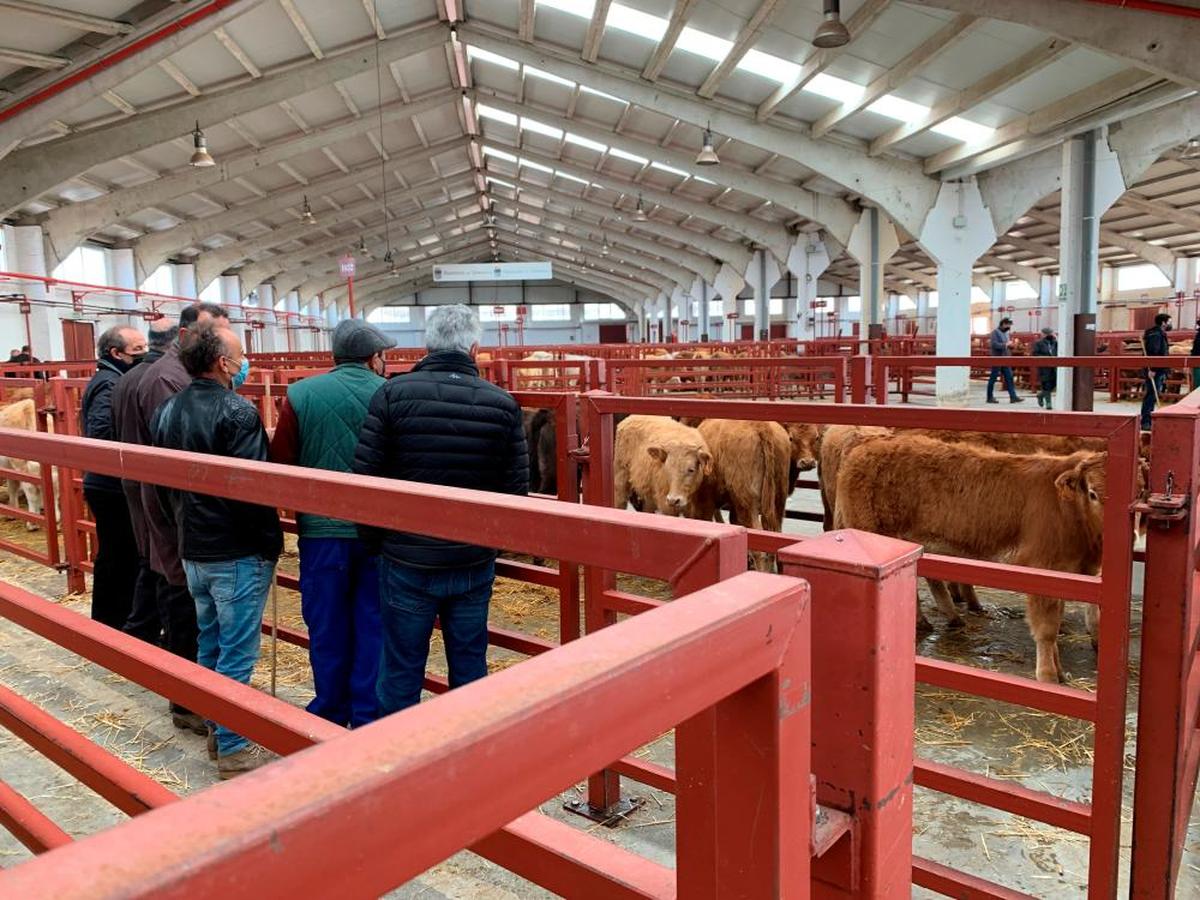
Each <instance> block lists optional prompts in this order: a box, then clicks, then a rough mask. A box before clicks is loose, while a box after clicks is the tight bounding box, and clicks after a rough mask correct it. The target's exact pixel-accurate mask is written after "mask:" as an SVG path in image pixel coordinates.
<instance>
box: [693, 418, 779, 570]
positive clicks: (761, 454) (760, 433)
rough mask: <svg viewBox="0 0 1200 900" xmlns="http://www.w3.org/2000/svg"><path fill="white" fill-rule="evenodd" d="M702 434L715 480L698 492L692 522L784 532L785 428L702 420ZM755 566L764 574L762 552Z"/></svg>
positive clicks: (756, 559)
mask: <svg viewBox="0 0 1200 900" xmlns="http://www.w3.org/2000/svg"><path fill="white" fill-rule="evenodd" d="M698 430H699V432H700V435H701V436H702V437H703V438H704V442H705V443H706V444H707V445H708V449H709V451H710V452H711V453H712V456H713V469H714V471H713V478H712V479H711V480H710V481H708V482H706V484H705V485H704V486H703V487H702V488H701V489H700V490H699V491H697V492H696V494H695V496H694V498H693V501H692V506H693V512H691V513H690V515H691V516H692V518H696V519H708V520H715V521H718V522H720V521H723V519H722V518H721V513H720V510H721V509H723V508H728V509H729V510H730V519H729V520H730V521H731V522H732V523H734V524H735V525H742V526H744V527H746V528H758V529H763V530H766V531H782V530H783V510H784V504H786V502H787V498H788V494H789V490H788V483H787V476H788V463H789V460H790V458H791V445H790V444H789V442H788V436H787V432H786V431H784V429H783V426H781V425H779V424H777V423H775V422H744V421H739V420H736V419H706V420H705V421H703V422H702V423H700V427H699V429H698ZM754 566H755V568H757V569H760V570H762V571H767V569H768V568H769V563H768V560H767V555H766V554H765V553H755V554H754Z"/></svg>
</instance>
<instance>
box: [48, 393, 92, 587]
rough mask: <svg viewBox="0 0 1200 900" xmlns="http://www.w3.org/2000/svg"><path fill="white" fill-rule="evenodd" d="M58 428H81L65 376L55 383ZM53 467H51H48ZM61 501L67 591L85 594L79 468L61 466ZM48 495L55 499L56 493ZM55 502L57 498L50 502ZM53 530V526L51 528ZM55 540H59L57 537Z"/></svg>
mask: <svg viewBox="0 0 1200 900" xmlns="http://www.w3.org/2000/svg"><path fill="white" fill-rule="evenodd" d="M52 384H53V390H54V409H55V430H56V433H59V434H76V433H78V430H79V429H78V428H77V426H76V423H75V417H74V415H73V414H74V404H72V403H71V399H70V395H69V394H68V392H67V384H66V382H65V381H64V380H62V379H55V380H54V381H53V382H52ZM47 468H49V467H47ZM58 484H59V491H58V496H59V504H60V507H61V512H62V523H61V524H62V536H63V550H64V552H65V553H66V557H67V559H66V563H67V590H68V591H70V592H71V593H73V594H81V593H83V591H84V590H86V582H85V580H84V574H83V560H84V556H85V555H86V552H85V549H84V546H83V535H82V534H81V533H80V531H79V519H80V516H81V514H82V510H81V509H80V498H79V495H78V494H77V493H76V492H75V470H74V469H67V468H65V467H61V466H60V467H59V470H58ZM47 497H50V498H52V497H53V494H48V495H47ZM48 502H49V503H50V504H51V505H53V502H54V501H53V499H51V500H49V501H48ZM47 531H49V529H47ZM51 538H52V539H54V540H56V538H54V536H51Z"/></svg>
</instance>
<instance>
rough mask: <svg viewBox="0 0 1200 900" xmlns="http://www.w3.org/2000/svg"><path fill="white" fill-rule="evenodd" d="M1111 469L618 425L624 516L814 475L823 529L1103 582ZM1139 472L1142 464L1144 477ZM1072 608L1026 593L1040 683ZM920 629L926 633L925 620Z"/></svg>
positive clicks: (763, 560)
mask: <svg viewBox="0 0 1200 900" xmlns="http://www.w3.org/2000/svg"><path fill="white" fill-rule="evenodd" d="M18 396H19V395H18ZM10 399H11V398H10ZM525 419H526V433H527V437H528V440H529V447H530V486H531V490H533V491H534V492H536V493H543V494H550V495H554V494H556V493H557V466H558V448H557V446H556V441H557V437H556V429H555V427H554V419H553V414H552V412H551V411H550V410H548V409H542V410H528V411H527V412H526V416H525ZM0 427H5V428H18V429H23V430H29V431H33V430H36V429H37V417H36V410H35V407H34V401H33V400H32V399H31V398H22V399H19V400H16V402H10V403H8V404H7V405H5V406H3V407H0ZM1106 460H1107V454H1106V452H1105V450H1104V442H1103V441H1102V440H1099V439H1087V438H1072V437H1061V436H1049V435H1026V434H1022V435H1015V434H1001V433H987V432H958V431H930V430H915V429H907V430H899V429H888V428H879V427H870V426H841V425H835V426H828V427H818V426H816V425H810V424H799V423H786V424H780V423H776V422H749V421H740V420H732V419H683V420H681V421H677V420H675V419H671V418H666V417H658V416H623V417H618V423H617V426H616V440H615V450H614V458H613V469H614V485H613V494H614V503H615V505H616V506H617V507H618V508H622V509H624V508H626V507H629V506H632V507H633V508H634V509H635V510H638V511H641V512H647V513H660V514H663V515H672V516H687V517H690V518H696V519H702V520H705V521H724V517H723V511H728V513H729V521H730V522H732V523H734V524H739V525H744V526H746V527H748V528H754V529H762V530H766V531H776V532H781V531H782V530H783V522H784V518H785V507H786V504H787V501H788V499H789V497H790V496H791V494H792V492H793V490H794V489H795V487H796V483H797V478H798V475H799V473H800V472H802V471H807V470H810V469H813V468H817V471H818V481H819V487H820V494H821V500H822V505H823V507H824V527H825V528H826V529H827V530H828V529H834V528H856V529H861V530H863V531H870V532H874V533H877V534H883V535H888V536H892V537H897V538H902V539H905V540H910V541H913V542H915V543H919V544H922V545H924V547H925V548H926V550H927V551H929V552H931V553H941V554H947V555H951V556H959V557H965V558H970V559H978V560H990V561H994V562H1002V563H1010V564H1013V565H1019V566H1028V567H1032V568H1039V569H1049V570H1056V571H1062V572H1072V573H1078V574H1084V575H1095V574H1097V573H1098V572H1099V569H1100V561H1101V549H1102V547H1101V537H1102V534H1103V525H1104V504H1105V499H1106V496H1107V491H1106V483H1105V463H1106ZM0 469H8V470H11V471H13V472H16V473H20V474H22V475H24V476H26V477H29V478H31V479H40V477H41V467H40V466H39V464H38V463H36V462H30V461H24V460H17V459H11V458H5V457H0ZM1143 473H1144V464H1143V467H1142V468H1141V469H1140V470H1139V477H1144V476H1143ZM6 480H7V481H8V496H9V504H10V505H11V506H16V505H17V498H18V496H24V498H25V502H26V505H27V506H28V508H29V511H30V512H31V513H34V514H40V513H41V511H42V503H43V498H42V488H41V485H40V482H37V481H23V480H22V481H17V480H14V479H6ZM1139 487H1140V485H1139ZM26 524H27V527H28V528H30V529H31V530H33V529H36V527H37V526H36V525H35V524H34V523H33V522H27V523H26ZM753 564H754V565H755V567H756V568H759V569H766V568H768V567H769V565H770V560H769V558H768V557H767V555H766V554H764V553H755V554H753ZM929 588H930V593H931V594H932V596H933V598H934V600H935V602H936V604H937V607H938V609H939V610H941V612H942V613H943V615H944V616H945V617H946V620H947V626H948V627H950V628H957V627H961V626H962V625H963V624H964V623H963V619H962V616H961V615H960V613H959V611H958V607H957V605H956V602H955V601H956V600H960V601H962V602H964V603H965V604H966V605H967V608H968V609H970V610H972V611H975V612H981V611H982V607H981V606H980V605H979V602H978V599H977V598H976V596H975V592H974V589H973V588H972V586H971V585H967V584H961V585H958V584H945V583H942V582H939V581H934V580H932V579H930V580H929ZM1063 607H1064V604H1063V601H1061V600H1058V599H1055V598H1053V597H1046V596H1041V595H1035V594H1030V595H1029V605H1028V609H1029V615H1028V618H1029V627H1030V631H1031V633H1032V635H1033V639H1034V642H1035V644H1036V646H1037V677H1038V678H1039V679H1040V680H1042V681H1060V680H1062V678H1063V670H1062V665H1061V663H1060V661H1059V654H1058V645H1057V636H1058V632H1059V627H1060V625H1061V623H1062V618H1063ZM1086 610H1087V616H1086V619H1087V624H1088V628H1089V631H1090V632H1091V634H1092V640H1093V644H1095V640H1096V638H1095V636H1096V625H1097V622H1098V612H1097V611H1096V607H1095V606H1093V605H1091V604H1087V605H1086ZM918 627H919V628H922V629H926V630H927V629H929V628H930V625H929V622H928V620H926V619H925V617H924V615H923V614H920V613H919V614H918Z"/></svg>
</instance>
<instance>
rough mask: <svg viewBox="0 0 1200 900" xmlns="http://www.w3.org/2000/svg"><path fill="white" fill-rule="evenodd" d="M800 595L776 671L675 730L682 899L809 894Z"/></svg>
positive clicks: (805, 660)
mask: <svg viewBox="0 0 1200 900" xmlns="http://www.w3.org/2000/svg"><path fill="white" fill-rule="evenodd" d="M797 590H798V591H802V592H803V595H804V599H803V601H802V602H803V605H802V606H801V609H800V617H799V619H798V620H797V622H796V630H795V631H794V632H793V633H792V636H791V640H790V641H789V642H788V645H787V647H786V648H785V649H784V653H783V658H782V660H781V663H780V666H779V668H778V669H777V670H776V671H775V672H772V673H771V674H770V675H767V676H766V677H764V678H760V679H758V680H757V681H755V682H753V683H751V684H749V685H747V686H746V687H744V688H742V689H741V690H740V691H737V692H736V693H734V694H732V695H730V696H729V697H727V698H725V699H724V700H722V701H721V702H720V703H718V704H717V705H716V706H714V707H713V708H712V709H710V710H706V711H705V712H703V713H701V714H699V715H697V716H693V717H692V718H691V719H688V720H687V721H686V722H683V723H681V724H680V725H679V727H678V728H676V730H675V741H676V751H675V753H676V762H677V771H678V781H677V784H676V826H675V829H676V856H675V858H676V863H675V869H676V893H677V895H678V896H679V897H688V898H700V900H725V898H728V900H733V898H739V900H740V898H750V897H756V898H757V897H761V898H768V897H774V898H785V900H786V898H801V897H808V896H809V890H810V877H811V876H810V869H811V865H812V859H811V854H810V853H809V852H808V848H809V846H810V843H811V838H812V825H813V822H812V805H811V799H812V787H811V782H810V780H809V772H810V771H811V758H812V747H811V744H812V707H811V698H812V682H811V678H812V672H811V665H810V662H811V634H810V628H811V608H812V607H811V599H810V597H809V591H808V586H807V585H804V584H798V585H797Z"/></svg>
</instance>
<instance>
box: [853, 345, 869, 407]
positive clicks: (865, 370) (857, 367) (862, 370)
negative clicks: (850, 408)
mask: <svg viewBox="0 0 1200 900" xmlns="http://www.w3.org/2000/svg"><path fill="white" fill-rule="evenodd" d="M870 373H871V357H869V356H863V355H861V354H858V355H855V356H852V357H850V402H851V403H866V402H867V385H868V383H869V382H870V379H871V374H870Z"/></svg>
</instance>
